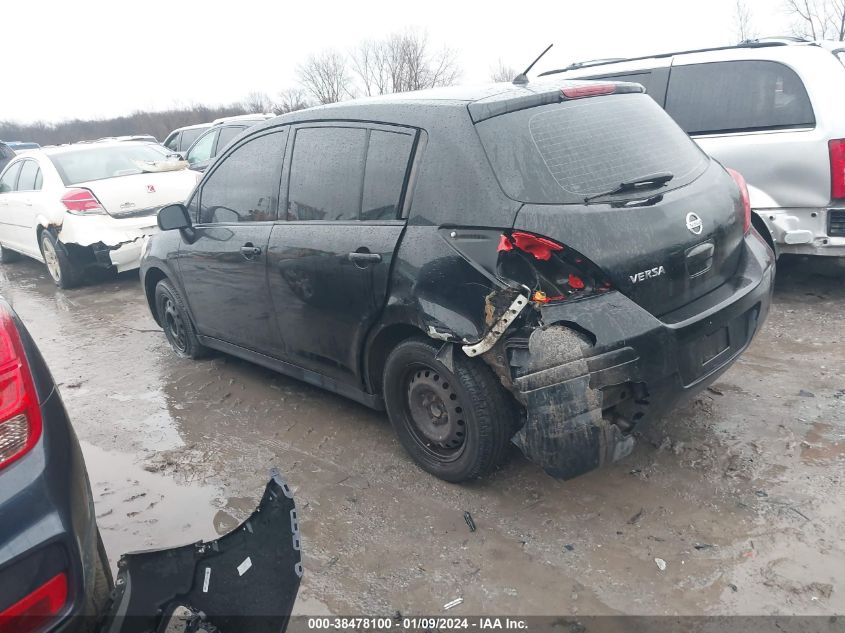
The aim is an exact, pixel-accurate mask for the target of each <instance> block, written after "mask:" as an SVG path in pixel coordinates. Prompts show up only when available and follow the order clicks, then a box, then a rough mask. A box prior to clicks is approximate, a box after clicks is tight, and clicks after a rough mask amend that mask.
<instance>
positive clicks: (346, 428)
mask: <svg viewBox="0 0 845 633" xmlns="http://www.w3.org/2000/svg"><path fill="white" fill-rule="evenodd" d="M810 268H811V266H810V265H809V264H808V263H807V262H802V261H798V260H796V261H789V260H787V261H784V260H781V263H780V266H779V271H778V282H777V289H776V292H775V303H774V305H773V308H772V313H771V316H770V317H769V320H768V322H767V324H766V326H765V329H764V331H763V332H762V334H761V335H760V336H758V338H757V339H756V341H755V342H754V344H753V346H752V348H751V349H750V350H749V351H748V352H747V353H746V354H745V355H744V356H743V358H742V359H741V360H740V361H739V362H738V363H737V364H736V365H735V366H734V367H733V368H732V369H731V370H730V371H729V372H728V373H726V374H725V375H724V377H723V378H722V379H721V380H720V381H719V382H718V383H717V384H715V385H714V386H713V387H712V388H711V389H710V390H708V391H706V392H704V393H703V394H702V395H701V396H700V397H699V398H698V399H697V400H696V401H695V402H694V403H693V404H692V405H690V406H689V407H687V408H685V409H683V410H679V411H677V412H675V414H674V415H672V416H671V418H670V419H666V420H664V421H662V422H661V423H659V424H655V425H652V426H650V427H647V428H641V429H639V432H640V436H641V441H640V442H639V444H638V446H637V448H636V449H635V451H634V454H633V455H632V456H631V457H629V458H628V459H626V460H624V461H623V462H621V463H617V464H615V465H613V466H612V467H609V468H606V469H604V470H600V471H596V472H593V473H590V474H588V475H586V476H584V477H581V478H579V479H576V480H574V481H570V482H559V481H556V480H553V479H551V478H549V477H547V476H546V475H545V474H543V473H542V472H541V471H540V470H539V469H538V468H536V467H535V466H533V465H532V464H530V463H529V462H527V461H526V460H525V459H523V458H522V457H521V456H520V455H519V453H518V451H516V450H515V449H514V451H513V454H512V456H511V458H510V460H509V462H508V464H507V465H506V466H505V467H504V468H503V469H501V470H500V471H499V472H497V473H496V474H495V475H494V476H492V477H490V478H488V479H486V480H484V481H479V482H475V483H473V484H471V485H464V486H456V485H451V484H446V483H444V482H441V481H439V480H436V479H434V478H432V477H430V476H429V475H427V474H425V473H424V472H422V471H420V470H419V469H417V468H416V467H415V466H414V465H413V464H412V463H411V461H410V459H409V458H408V457H406V455H405V453H404V452H403V450H402V449H401V447H400V446H399V444H398V442H397V441H396V440H395V439H394V436H393V433H392V431H391V429H390V426H389V423H388V421H387V419H386V417H384V416H383V415H382V414H378V413H374V412H372V411H370V410H368V409H366V408H364V407H362V406H359V405H357V404H355V403H352V402H350V401H347V400H344V399H342V398H340V397H337V396H334V395H331V394H328V393H325V392H322V391H320V390H319V389H316V388H313V387H310V386H307V385H305V384H303V383H300V382H297V381H295V380H292V379H288V378H286V377H284V376H280V375H277V374H274V373H272V372H270V371H268V370H264V369H262V368H260V367H256V366H253V365H250V364H248V363H245V362H241V361H239V360H236V359H234V358H230V357H225V356H217V357H215V358H212V359H211V360H207V361H200V362H193V361H188V360H182V359H179V358H177V357H175V356H174V355H173V354H172V353H171V352H170V349H169V347H168V346H167V343H166V341H165V339H164V335H163V334H162V333H161V331H160V330H159V329H158V328H157V326H156V325H155V323H154V321H153V320H152V318H151V317H150V316H149V314H148V310H147V306H146V302H145V301H144V298H143V296H142V292H141V288H140V284H139V281H138V279H137V276H136V275H135V274H134V273H131V274H128V275H123V276H120V277H118V278H115V279H113V278H108V279H106V280H103V281H101V282H99V283H97V284H96V285H89V286H86V287H83V288H80V289H77V290H72V291H62V290H59V289H57V288H56V287H55V286H54V285H53V283H52V281H51V280H50V279H49V278H48V276H47V272H46V269H45V268H44V267H43V266H42V265H40V264H37V263H35V262H32V261H29V260H27V261H23V262H20V263H17V264H12V265H5V266H3V267H2V268H0V293H2V294H3V295H4V296H5V297H6V298H7V299H8V300H9V301H10V302H11V303H12V304H13V305H14V307H15V309H16V310H17V311H18V313H19V314H20V316H21V318H22V319H23V320H24V322H25V323H26V324H27V326H28V327H29V329H30V332H31V333H32V335H33V337H34V338H35V340H36V342H37V343H38V345H39V346H40V348H41V350H42V352H43V354H44V356H45V357H46V359H47V362H48V364H49V365H50V367H51V369H52V371H53V373H54V375H55V378H56V382H57V383H58V384H59V386H60V389H61V392H62V396H63V398H64V400H65V404H66V406H67V408H68V410H69V412H70V416H71V419H72V420H73V422H74V424H75V426H76V429H77V433H78V435H79V438H80V440H81V442H82V446H83V450H84V452H85V457H86V459H87V463H88V469H89V472H90V476H91V483H92V486H93V488H94V493H95V499H96V504H97V514H98V522H99V524H100V528H101V530H102V533H103V539H104V541H105V544H106V548H107V550H108V552H109V554H110V557H111V560H112V564H114V563H115V562H116V560H117V558H118V557H119V555H120V553H121V552H125V551H128V550H134V549H141V548H148V547H166V546H172V545H178V544H183V543H185V542H189V541H193V540H197V539H200V538H205V539H209V538H215V537H216V536H218V535H220V534H222V533H225V532H226V531H228V530H229V529H231V528H232V527H234V526H235V525H236V524H237V523H238V522H239V521H241V520H243V519H244V518H246V517H247V516H248V515H249V513H250V512H251V511H252V509H253V508H254V506H255V505H256V504H257V502H258V498H259V496H260V494H261V492H262V490H263V486H264V483H265V480H266V475H267V472H268V469H269V468H270V466H272V465H277V466H278V467H279V468H280V469H281V471H282V472H283V473H284V475H285V476H286V478H287V479H288V481H290V482H291V484H292V486H293V488H294V490H295V492H296V500H297V504H298V506H299V508H300V511H299V516H300V524H301V530H302V537H303V550H304V566H305V577H304V579H303V585H302V590H301V592H300V597H299V601H298V603H297V607H296V611H297V612H298V613H308V614H326V613H334V614H344V615H360V614H366V615H392V614H393V613H395V612H396V611H397V610H398V611H401V612H402V613H403V614H415V613H416V614H421V613H427V614H436V613H440V612H441V611H442V607H443V605H444V604H445V603H447V602H449V601H451V600H453V599H454V598H457V597H463V599H464V602H463V604H461V605H459V606H457V607H455V608H454V609H452V610H450V611H449V612H448V613H449V614H450V615H461V614H478V613H485V614H495V613H501V614H522V615H528V614H579V615H586V614H618V613H625V614H759V613H768V614H772V613H780V614H833V613H838V614H842V613H845V542H843V539H842V534H843V533H845V503H843V501H845V487H843V480H844V479H845V308H843V305H845V283H843V281H845V275H842V274H840V275H839V276H836V275H835V274H831V273H830V272H829V271H828V272H827V273H826V274H819V273H818V272H812V271H811V270H810ZM812 268H816V267H815V266H814V267H812ZM464 511H469V512H471V513H472V516H473V518H474V520H475V523H476V525H477V526H478V529H477V531H476V532H472V533H471V532H470V531H469V530H468V528H467V525H466V524H465V522H464V518H463V513H464ZM655 558H660V559H663V560H664V561H665V562H666V568H665V570H664V571H661V570H660V569H659V568H658V565H657V564H656V563H655Z"/></svg>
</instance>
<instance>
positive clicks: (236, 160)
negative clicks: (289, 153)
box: [199, 129, 287, 224]
mask: <svg viewBox="0 0 845 633" xmlns="http://www.w3.org/2000/svg"><path fill="white" fill-rule="evenodd" d="M286 138H287V130H286V129H284V130H279V131H276V132H272V133H270V134H265V135H264V136H258V137H255V138H252V139H250V140H249V141H247V142H246V143H244V144H242V145H240V146H238V147H237V148H235V150H234V151H233V152H231V153H230V154H228V155H227V156H225V157H224V158H223V160H222V162H220V163H218V164H217V167H216V168H215V169H214V171H213V172H212V173H211V174H210V175H209V177H208V178H207V179H206V181H205V183H204V184H203V186H202V191H201V192H200V211H199V221H200V223H202V224H208V223H220V222H265V221H271V220H275V219H276V215H277V210H278V206H279V185H280V179H281V172H282V161H283V159H284V154H285V139H286Z"/></svg>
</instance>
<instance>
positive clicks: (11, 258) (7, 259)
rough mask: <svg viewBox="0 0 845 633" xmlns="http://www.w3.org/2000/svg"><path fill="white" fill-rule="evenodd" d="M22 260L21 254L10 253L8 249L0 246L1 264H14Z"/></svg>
mask: <svg viewBox="0 0 845 633" xmlns="http://www.w3.org/2000/svg"><path fill="white" fill-rule="evenodd" d="M20 258H21V254H20V253H18V252H17V251H10V250H9V249H8V248H6V247H5V246H3V245H2V244H0V264H12V263H14V262H16V261H18V260H19V259H20Z"/></svg>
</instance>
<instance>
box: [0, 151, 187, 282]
mask: <svg viewBox="0 0 845 633" xmlns="http://www.w3.org/2000/svg"><path fill="white" fill-rule="evenodd" d="M186 166H187V163H185V162H184V161H177V160H173V159H171V158H168V155H167V150H166V149H165V148H164V147H162V146H160V145H154V144H151V143H140V142H98V143H78V144H74V145H63V146H57V147H45V148H42V149H38V150H30V151H26V152H21V153H20V154H18V155H17V156H16V157H15V159H14V160H13V161H11V162H10V163H9V164H8V165H7V166H6V168H5V169H4V170H3V172H2V173H0V261H2V262H3V263H7V262H11V261H14V260H16V259H17V258H18V257H19V255H26V256H28V257H32V258H33V259H36V260H38V261H41V262H44V263H45V264H47V269H48V270H49V271H50V275H51V276H52V277H53V280H54V281H55V282H56V284H57V285H58V286H60V287H62V288H69V287H71V286H74V285H76V284H78V283H80V282H81V281H82V276H83V272H84V270H85V268H87V267H89V266H105V267H114V268H115V269H116V270H117V271H118V272H122V271H124V270H131V269H132V268H137V267H138V262H139V260H140V256H141V249H142V247H143V244H144V241H145V240H146V239H147V238H148V237H149V236H150V235H152V234H153V233H155V232H157V231H158V228H157V226H156V213H157V211H158V209H159V208H160V207H162V206H165V205H167V204H171V203H174V202H184V201H185V200H186V199H187V197H188V195H189V194H190V193H191V191H192V190H193V188H194V186H195V185H196V184H197V181H198V180H199V177H200V175H199V174H197V173H196V172H194V171H191V170H188V169H186Z"/></svg>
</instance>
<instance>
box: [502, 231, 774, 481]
mask: <svg viewBox="0 0 845 633" xmlns="http://www.w3.org/2000/svg"><path fill="white" fill-rule="evenodd" d="M773 278H774V255H773V253H772V252H771V250H770V249H769V248H768V247H767V246H766V245H765V244H764V243H763V241H762V239H761V238H759V236H757V235H756V233H754V232H752V233H751V234H749V235H748V236H747V237H746V238H745V248H744V252H743V256H742V260H741V263H740V267H739V270H738V271H737V274H736V275H735V277H734V278H733V279H731V280H730V281H729V282H728V283H726V284H724V285H723V286H721V287H719V288H717V289H716V290H714V291H712V292H710V293H708V294H707V295H705V296H703V297H700V298H699V299H697V300H696V301H694V302H692V303H690V304H688V305H686V306H684V307H683V308H680V309H679V310H676V311H674V312H672V313H669V314H665V315H663V316H662V317H660V318H657V317H655V316H653V315H652V314H650V313H649V312H647V311H646V310H644V309H643V308H641V307H639V306H638V305H637V304H636V303H634V302H633V301H631V300H630V299H628V298H627V297H625V296H624V295H622V294H620V293H618V292H609V293H607V294H604V295H599V296H596V297H593V298H590V299H588V300H584V301H579V302H574V303H570V304H566V303H559V304H547V305H545V306H543V307H542V308H541V318H542V323H543V326H542V327H539V328H536V329H534V330H533V331H530V332H529V333H528V334H527V336H526V334H525V333H523V335H522V338H521V339H520V333H519V332H520V331H517V332H516V333H514V336H512V337H510V338H509V339H508V340H506V341H505V342H504V348H505V350H506V351H507V358H508V362H509V363H510V366H511V373H512V375H513V376H514V378H513V392H514V395H515V396H516V397H517V398H518V399H519V400H520V401H521V402H522V404H523V405H524V406H525V409H526V422H525V425H524V426H523V427H522V429H520V431H519V432H517V434H516V435H515V436H514V438H513V441H514V443H515V444H517V445H518V446H519V447H520V448H521V449H522V451H523V453H524V454H525V455H526V457H528V459H530V460H532V461H534V462H535V463H537V464H538V465H540V466H541V467H543V469H544V470H545V471H546V472H547V473H549V474H550V475H552V476H554V477H558V478H561V479H570V478H572V477H575V476H578V475H580V474H582V473H585V472H587V471H589V470H592V469H594V468H597V467H599V466H601V465H603V464H606V463H610V462H613V461H616V460H618V459H621V458H622V457H625V456H627V455H628V454H629V453H630V452H631V451H632V450H633V447H634V438H633V435H632V434H631V431H632V430H633V428H634V426H635V425H636V424H638V423H640V422H643V421H647V420H648V419H653V418H657V417H660V416H661V415H663V414H665V413H667V412H668V411H670V410H671V409H673V408H675V407H677V406H678V405H680V404H682V403H683V402H685V401H687V400H689V399H691V398H692V397H693V396H694V395H695V394H697V393H698V392H700V391H701V390H702V389H704V388H705V387H706V386H707V385H709V384H710V383H712V382H713V381H714V380H716V379H717V378H718V377H719V376H720V375H721V374H722V373H723V372H724V371H725V370H727V369H728V367H730V365H731V364H732V363H733V362H734V361H735V360H736V359H737V357H738V356H739V355H740V354H741V353H742V352H743V351H744V350H745V349H746V348H747V347H748V345H749V344H750V343H751V340H752V339H753V337H754V335H755V334H756V333H757V331H759V328H760V326H761V325H762V323H763V321H764V320H765V319H766V316H767V314H768V311H769V306H770V303H771V295H772V288H773Z"/></svg>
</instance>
